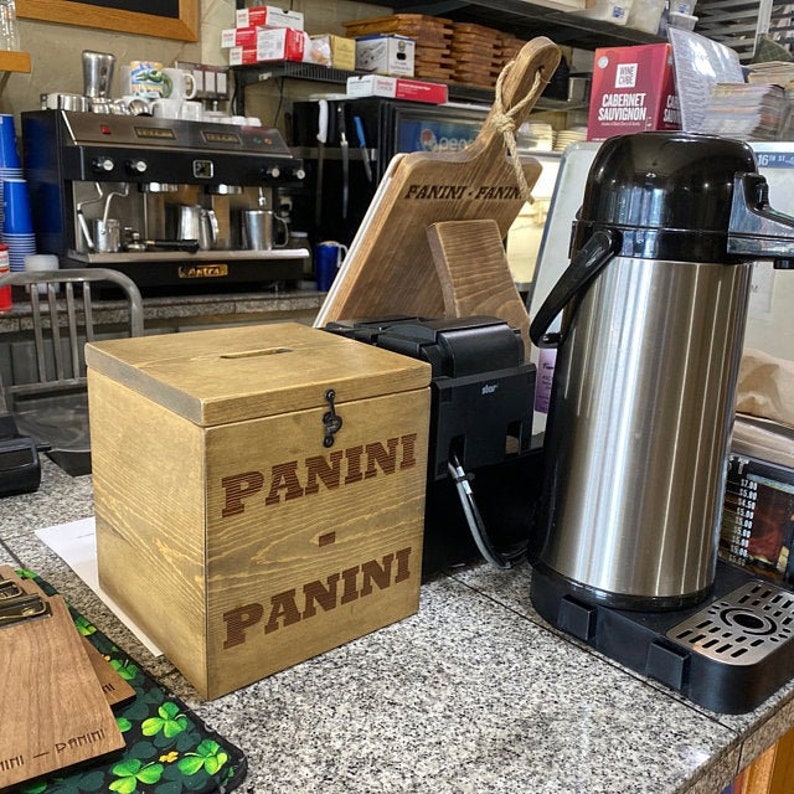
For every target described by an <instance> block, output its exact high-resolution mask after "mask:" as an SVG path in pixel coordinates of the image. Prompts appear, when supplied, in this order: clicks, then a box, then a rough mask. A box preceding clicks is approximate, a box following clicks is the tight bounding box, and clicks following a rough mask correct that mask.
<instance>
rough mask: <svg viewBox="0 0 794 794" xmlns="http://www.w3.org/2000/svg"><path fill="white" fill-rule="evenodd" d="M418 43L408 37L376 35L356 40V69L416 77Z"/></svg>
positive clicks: (360, 37)
mask: <svg viewBox="0 0 794 794" xmlns="http://www.w3.org/2000/svg"><path fill="white" fill-rule="evenodd" d="M415 50H416V43H415V42H414V40H413V39H411V38H408V37H407V36H396V35H393V34H376V35H372V36H359V37H358V38H357V39H356V69H357V70H358V71H360V72H374V73H376V74H390V75H397V76H399V77H413V76H414V54H415Z"/></svg>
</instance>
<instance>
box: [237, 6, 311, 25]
mask: <svg viewBox="0 0 794 794" xmlns="http://www.w3.org/2000/svg"><path fill="white" fill-rule="evenodd" d="M236 25H237V27H238V28H248V27H256V26H257V25H267V26H268V27H271V28H294V29H295V30H303V14H302V13H301V12H300V11H287V10H282V9H281V8H276V7H275V6H254V7H252V8H239V9H237V12H236Z"/></svg>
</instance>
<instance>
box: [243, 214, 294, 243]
mask: <svg viewBox="0 0 794 794" xmlns="http://www.w3.org/2000/svg"><path fill="white" fill-rule="evenodd" d="M274 218H275V219H276V221H278V222H279V223H282V224H284V228H285V231H286V235H285V240H284V242H283V243H280V244H278V245H276V244H274V242H273V219H274ZM288 237H289V226H288V225H287V222H286V221H285V220H284V219H283V218H280V217H279V216H278V215H275V214H274V213H273V210H245V212H243V245H244V246H245V247H246V248H247V249H249V250H250V251H270V250H271V249H272V248H284V247H285V246H286V245H287V242H288Z"/></svg>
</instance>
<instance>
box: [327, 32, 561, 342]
mask: <svg viewBox="0 0 794 794" xmlns="http://www.w3.org/2000/svg"><path fill="white" fill-rule="evenodd" d="M559 60H560V50H559V48H558V47H557V46H556V45H555V44H554V43H553V42H551V41H550V40H549V39H547V38H545V37H538V38H535V39H533V40H532V41H530V42H528V43H527V44H526V45H525V46H524V47H523V48H522V49H521V51H520V52H519V54H518V56H517V57H516V59H515V61H514V64H513V66H512V67H511V68H510V70H509V72H508V73H507V74H506V75H505V76H504V80H503V85H502V89H503V90H502V98H503V107H504V110H505V111H507V112H510V111H511V110H512V109H513V108H514V107H515V106H516V105H517V104H518V103H519V102H520V101H521V100H523V99H525V98H526V99H527V105H526V106H525V107H524V108H523V110H522V111H521V112H519V113H517V114H516V117H515V118H514V120H513V121H514V125H515V129H518V127H519V126H520V125H521V123H522V122H523V121H524V120H525V119H526V118H527V117H528V115H529V113H530V110H531V108H532V106H533V104H534V102H535V101H536V100H537V98H538V97H539V96H540V95H541V93H542V92H543V89H544V88H545V86H546V83H547V82H548V80H549V79H550V78H551V76H552V75H553V74H554V70H555V69H556V68H557V65H558V63H559ZM498 121H499V110H498V108H496V107H494V108H492V109H491V112H490V114H489V115H488V117H487V119H486V121H485V123H484V125H483V128H482V130H481V131H480V134H479V135H478V136H477V138H476V140H475V141H474V142H473V143H472V144H471V145H470V146H468V147H467V148H466V149H464V150H463V151H457V152H437V153H428V152H413V153H411V154H402V155H397V156H395V157H394V158H393V159H392V161H391V163H390V165H389V167H388V169H387V172H386V174H385V175H384V178H383V179H382V180H381V183H380V185H379V186H378V190H377V192H376V195H375V197H374V198H373V201H372V203H371V204H370V207H369V209H368V211H367V213H366V215H365V217H364V220H363V222H362V224H361V226H360V227H359V229H358V232H357V233H356V236H355V238H354V240H353V242H352V244H351V246H350V252H349V254H348V256H347V258H346V259H345V262H344V265H343V269H342V273H341V274H340V275H339V276H338V277H337V278H336V280H335V281H334V283H333V285H332V287H331V290H330V292H329V294H328V296H327V298H326V300H325V303H324V304H323V306H322V308H321V309H320V312H319V314H318V316H317V318H316V320H315V325H317V326H322V325H325V324H327V323H329V322H332V321H337V320H353V319H360V318H368V317H369V318H375V317H383V316H388V315H392V314H412V315H420V316H425V317H439V316H442V315H443V312H444V300H443V294H442V287H441V284H440V282H439V279H438V276H437V273H436V269H435V266H434V263H433V257H432V254H431V251H430V247H429V243H428V239H427V228H428V227H429V226H430V225H431V224H433V223H439V222H442V221H464V220H483V219H492V220H493V221H495V222H496V224H497V227H498V229H499V233H500V235H501V237H502V238H503V237H504V236H505V235H506V234H507V231H508V229H509V228H510V225H511V224H512V223H513V221H514V220H515V218H516V216H517V214H518V212H519V210H520V208H521V206H522V205H523V203H524V196H523V195H522V193H521V190H520V188H519V186H518V180H517V178H516V174H515V171H514V168H513V165H512V163H511V162H510V161H509V159H508V158H507V156H506V149H505V142H504V137H503V134H502V132H501V131H500V130H499V128H498ZM523 169H524V174H525V177H526V180H527V183H528V184H529V186H530V188H531V187H532V186H533V185H534V184H535V182H536V181H537V178H538V176H539V174H540V171H541V166H540V164H539V163H538V162H537V161H533V162H529V163H525V164H524V166H523ZM470 255H471V257H472V258H473V259H475V260H477V259H478V258H479V257H481V252H480V251H478V250H475V249H472V250H471V252H470Z"/></svg>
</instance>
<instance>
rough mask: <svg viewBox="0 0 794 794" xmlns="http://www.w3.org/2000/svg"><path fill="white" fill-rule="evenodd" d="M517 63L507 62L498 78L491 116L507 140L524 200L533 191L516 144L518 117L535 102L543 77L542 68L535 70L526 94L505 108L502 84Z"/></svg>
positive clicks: (492, 122)
mask: <svg viewBox="0 0 794 794" xmlns="http://www.w3.org/2000/svg"><path fill="white" fill-rule="evenodd" d="M515 65H516V62H515V60H512V61H510V62H509V63H507V64H505V66H504V68H503V69H502V71H501V72H500V73H499V77H498V78H497V80H496V88H495V97H494V107H493V109H494V113H493V115H492V117H491V124H492V125H493V126H494V127H495V128H496V130H497V132H499V133H500V134H501V135H502V137H503V138H504V141H505V146H506V147H507V151H508V152H510V159H511V160H512V162H513V170H514V171H515V174H516V180H517V181H518V187H519V189H520V190H521V195H522V197H523V198H524V201H532V191H531V190H530V187H529V185H528V184H527V178H526V176H524V169H523V168H522V167H521V160H520V158H519V156H518V147H517V145H516V117H517V116H519V115H520V114H521V112H522V111H523V110H524V108H525V107H527V105H529V104H531V103H534V101H535V91H536V89H537V88H538V86H539V84H540V82H541V80H542V78H541V74H540V69H539V70H538V71H537V72H535V81H534V82H533V84H532V88H531V89H530V90H529V91H528V92H527V94H526V96H524V97H522V98H521V99H520V100H519V101H518V102H516V104H515V105H513V107H512V108H510V110H505V106H504V99H503V98H502V84H503V83H504V81H505V78H506V77H507V75H508V74H509V73H510V72H511V71H512V69H513V67H514V66H515Z"/></svg>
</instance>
